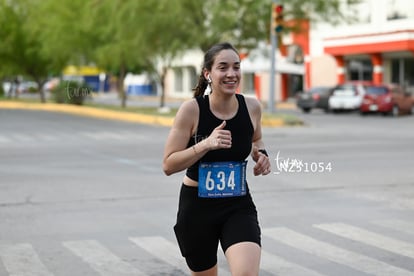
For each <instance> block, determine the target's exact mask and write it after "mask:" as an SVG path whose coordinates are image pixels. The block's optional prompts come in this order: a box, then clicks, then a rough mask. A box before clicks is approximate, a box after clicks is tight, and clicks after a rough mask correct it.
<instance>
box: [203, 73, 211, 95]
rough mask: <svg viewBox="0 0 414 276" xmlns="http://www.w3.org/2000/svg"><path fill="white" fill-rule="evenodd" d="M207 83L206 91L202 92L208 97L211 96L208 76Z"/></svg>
mask: <svg viewBox="0 0 414 276" xmlns="http://www.w3.org/2000/svg"><path fill="white" fill-rule="evenodd" d="M207 82H208V83H207V87H206V90H204V96H208V95H210V94H211V79H210V76H209V77H208V79H207Z"/></svg>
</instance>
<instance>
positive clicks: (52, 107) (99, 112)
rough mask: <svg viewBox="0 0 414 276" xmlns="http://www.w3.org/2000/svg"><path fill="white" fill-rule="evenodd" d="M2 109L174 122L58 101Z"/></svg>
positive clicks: (270, 122)
mask: <svg viewBox="0 0 414 276" xmlns="http://www.w3.org/2000/svg"><path fill="white" fill-rule="evenodd" d="M0 109H26V110H40V111H51V112H61V113H68V114H74V115H80V116H86V117H93V118H100V119H108V120H118V121H125V122H131V123H141V124H149V125H160V126H168V127H170V126H172V124H173V122H174V118H173V117H165V116H158V115H147V114H139V113H133V112H118V111H114V110H104V109H99V108H94V107H89V106H77V105H71V104H56V103H23V102H8V101H7V102H2V101H0ZM285 125H286V124H285V122H284V120H283V119H279V118H275V119H270V118H263V119H262V126H265V127H281V126H285Z"/></svg>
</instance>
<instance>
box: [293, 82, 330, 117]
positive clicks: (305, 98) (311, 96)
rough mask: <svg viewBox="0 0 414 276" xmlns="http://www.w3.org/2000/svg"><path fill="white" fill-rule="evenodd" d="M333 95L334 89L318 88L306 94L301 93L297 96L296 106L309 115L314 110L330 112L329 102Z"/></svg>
mask: <svg viewBox="0 0 414 276" xmlns="http://www.w3.org/2000/svg"><path fill="white" fill-rule="evenodd" d="M331 93H332V87H328V86H317V87H313V88H311V89H309V90H307V91H305V92H300V93H298V94H297V96H296V106H297V107H298V108H300V109H302V110H303V112H305V113H309V112H310V111H311V110H312V109H313V108H319V109H323V110H324V111H325V112H328V111H329V105H328V100H329V97H330V96H331Z"/></svg>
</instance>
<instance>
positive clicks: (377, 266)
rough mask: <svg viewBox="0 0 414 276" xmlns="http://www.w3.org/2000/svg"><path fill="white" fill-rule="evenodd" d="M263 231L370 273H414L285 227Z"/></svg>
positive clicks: (411, 275)
mask: <svg viewBox="0 0 414 276" xmlns="http://www.w3.org/2000/svg"><path fill="white" fill-rule="evenodd" d="M263 233H264V235H266V236H268V237H270V238H272V239H274V240H276V241H278V242H281V243H284V244H287V245H289V246H292V247H294V248H297V249H299V250H303V251H305V252H308V253H310V254H313V255H316V256H318V257H321V258H325V259H328V260H330V261H333V262H336V263H340V264H344V265H347V266H349V267H351V268H353V269H355V270H359V271H362V272H365V273H368V274H374V275H382V276H395V275H399V276H405V275H407V276H408V275H410V276H413V275H414V272H410V271H407V270H404V269H402V268H399V267H395V266H392V265H389V264H387V263H384V262H381V261H379V260H375V259H372V258H370V257H368V256H364V255H361V254H358V253H355V252H352V251H349V250H345V249H343V248H339V247H336V246H333V245H331V244H328V243H326V242H322V241H318V240H316V239H314V238H311V237H309V236H305V235H303V234H300V233H297V232H295V231H292V230H290V229H288V228H285V227H278V228H265V229H263Z"/></svg>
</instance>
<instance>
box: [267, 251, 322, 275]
mask: <svg viewBox="0 0 414 276" xmlns="http://www.w3.org/2000/svg"><path fill="white" fill-rule="evenodd" d="M260 259H261V261H260V269H263V270H266V271H267V272H270V273H272V274H274V275H278V276H303V275H306V276H322V275H323V274H320V273H318V272H316V271H313V270H311V269H308V268H306V267H302V266H300V265H297V264H294V263H291V262H289V261H287V260H285V259H283V258H281V257H279V256H276V255H273V254H271V253H269V252H267V251H265V250H262V256H261V258H260Z"/></svg>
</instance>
